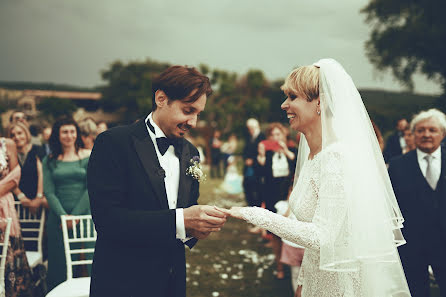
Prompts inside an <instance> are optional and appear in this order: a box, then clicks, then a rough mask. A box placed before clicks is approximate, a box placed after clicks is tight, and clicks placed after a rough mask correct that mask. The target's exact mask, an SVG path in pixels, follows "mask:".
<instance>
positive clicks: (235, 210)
mask: <svg viewBox="0 0 446 297" xmlns="http://www.w3.org/2000/svg"><path fill="white" fill-rule="evenodd" d="M214 207H215V208H216V209H218V210H219V211H221V212H224V213H225V214H227V215H229V216H231V217H233V218H236V219H241V220H243V219H244V218H243V216H242V213H241V211H240V210H241V209H242V208H243V207H239V206H233V207H231V209H226V208H220V207H217V206H214Z"/></svg>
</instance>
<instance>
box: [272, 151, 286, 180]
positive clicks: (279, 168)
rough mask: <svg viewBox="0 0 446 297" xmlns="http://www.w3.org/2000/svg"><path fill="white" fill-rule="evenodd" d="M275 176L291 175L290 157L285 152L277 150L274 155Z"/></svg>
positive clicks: (273, 168) (273, 167)
mask: <svg viewBox="0 0 446 297" xmlns="http://www.w3.org/2000/svg"><path fill="white" fill-rule="evenodd" d="M271 167H272V170H273V177H284V176H288V175H290V169H289V168H288V167H289V164H288V159H287V157H286V155H285V154H283V153H279V152H275V153H274V154H273V156H272V164H271Z"/></svg>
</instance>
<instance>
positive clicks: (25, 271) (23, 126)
mask: <svg viewBox="0 0 446 297" xmlns="http://www.w3.org/2000/svg"><path fill="white" fill-rule="evenodd" d="M9 120H10V121H9V122H10V123H9V126H8V127H6V128H5V129H4V131H3V132H4V136H6V137H1V138H0V235H1V237H2V238H1V240H3V236H4V231H5V227H6V223H5V222H6V220H5V219H7V218H11V219H12V224H11V229H10V234H9V247H8V250H7V257H6V266H5V268H6V269H5V284H4V287H5V296H6V297H10V296H12V297H15V296H25V297H26V296H30V297H31V296H33V297H34V296H35V297H39V296H45V295H46V293H47V292H49V291H50V290H51V289H52V288H54V287H55V286H57V285H58V284H60V283H61V282H63V281H64V280H65V279H66V263H65V253H64V245H63V239H62V229H61V221H60V215H62V214H66V215H78V214H79V215H80V214H89V213H90V204H89V198H88V192H87V188H86V167H87V164H88V159H89V154H90V151H91V148H92V147H93V144H94V140H95V138H96V135H97V134H98V131H99V128H98V126H99V125H97V124H96V123H95V122H94V120H93V119H91V118H87V119H84V120H82V121H80V122H79V125H78V123H77V122H76V121H74V120H73V119H72V118H71V117H62V118H60V119H58V120H56V121H55V123H54V125H53V126H52V127H51V126H50V125H44V126H43V127H42V128H39V127H38V126H33V125H30V123H29V122H28V119H27V116H26V114H25V113H24V112H22V111H18V110H17V111H13V112H12V114H11V116H10V118H9ZM79 126H80V127H82V129H81V128H80V127H79ZM100 127H101V129H102V131H104V129H107V125H106V124H105V123H104V122H103V123H102V124H101V125H100ZM32 129H34V131H35V132H36V133H37V132H41V136H40V138H37V136H36V137H34V140H33V135H32V133H31V131H30V130H32ZM36 135H37V134H36ZM15 201H18V203H20V204H22V207H24V208H27V209H29V210H30V212H31V213H37V212H40V211H45V212H47V221H46V222H45V225H44V226H45V231H44V238H43V239H44V242H43V244H42V245H43V249H44V250H43V260H44V261H48V262H47V267H48V271H47V273H45V272H43V271H42V270H41V269H45V268H43V267H45V266H43V265H40V266H41V267H38V268H39V269H36V268H34V267H30V264H29V263H31V262H29V260H28V259H27V256H26V253H25V251H35V250H37V244H36V243H35V242H33V241H24V240H23V236H25V235H27V233H24V234H22V230H21V225H20V221H19V217H18V213H17V211H16V208H15ZM68 227H69V229H71V228H72V226H68ZM46 234H47V236H45V235H46ZM33 236H35V235H34V234H33ZM90 245H91V246H89V245H86V246H84V247H86V248H88V247H94V243H93V244H90ZM78 256H79V255H78ZM80 257H85V256H84V255H80ZM74 273H75V276H76V275H78V276H87V275H89V273H90V267H86V266H81V267H80V268H79V270H78V271H74Z"/></svg>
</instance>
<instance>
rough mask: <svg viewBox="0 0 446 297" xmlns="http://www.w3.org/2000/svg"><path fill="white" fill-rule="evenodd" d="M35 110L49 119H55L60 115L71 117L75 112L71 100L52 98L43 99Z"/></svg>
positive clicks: (75, 107) (75, 108) (74, 106)
mask: <svg viewBox="0 0 446 297" xmlns="http://www.w3.org/2000/svg"><path fill="white" fill-rule="evenodd" d="M37 108H38V109H39V110H40V111H41V113H42V114H43V115H44V116H45V117H46V118H49V119H56V118H58V117H60V116H62V115H70V116H71V115H72V114H73V112H75V111H76V110H77V106H76V105H75V104H74V103H73V102H72V101H71V100H67V99H60V98H52V97H50V98H45V99H43V100H42V101H41V102H40V103H39V104H38V105H37Z"/></svg>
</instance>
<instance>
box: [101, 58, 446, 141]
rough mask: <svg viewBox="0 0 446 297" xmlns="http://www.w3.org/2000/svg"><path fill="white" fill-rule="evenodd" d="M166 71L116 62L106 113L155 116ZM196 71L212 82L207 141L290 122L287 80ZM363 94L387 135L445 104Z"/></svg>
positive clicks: (109, 73) (257, 73)
mask: <svg viewBox="0 0 446 297" xmlns="http://www.w3.org/2000/svg"><path fill="white" fill-rule="evenodd" d="M167 67H169V64H167V63H159V62H156V61H153V60H146V61H145V62H130V63H128V64H123V63H122V62H119V61H117V62H115V63H113V64H112V65H111V66H110V68H109V69H107V70H104V71H103V72H102V77H103V79H104V80H105V81H106V82H107V85H105V86H104V87H103V88H102V93H103V100H102V101H103V103H102V104H103V107H104V109H106V110H107V111H115V110H122V109H123V110H124V111H125V115H126V119H125V120H126V121H127V122H133V121H134V120H135V119H137V118H138V117H142V116H145V115H147V114H148V113H149V112H150V111H151V103H152V90H151V87H152V80H153V78H154V77H155V76H156V75H158V74H159V73H161V72H162V71H163V70H165V69H166V68H167ZM198 69H199V70H200V72H202V73H203V74H206V75H207V76H208V77H209V79H210V81H211V84H212V88H213V90H214V92H213V94H212V95H211V96H210V98H208V102H207V104H206V109H205V112H203V114H202V116H201V119H202V120H204V121H206V122H207V123H208V125H207V126H206V128H205V130H207V132H206V131H202V132H204V133H203V135H204V136H205V137H206V135H207V136H209V134H210V130H212V129H220V130H222V132H223V133H224V134H229V133H233V132H235V133H237V134H238V135H239V136H241V135H242V134H243V132H244V129H245V122H246V120H247V119H248V118H250V117H255V118H257V119H258V120H259V121H260V122H261V123H268V122H282V123H287V119H286V114H285V113H284V112H283V110H282V109H281V104H282V102H283V101H284V98H285V96H284V94H283V92H282V91H281V90H280V86H281V85H282V84H283V79H279V80H275V81H268V80H267V79H266V77H265V76H264V73H263V72H262V71H261V70H258V69H252V70H249V71H247V73H245V74H243V75H237V73H233V72H228V71H225V70H221V69H211V68H210V67H209V66H207V65H205V64H200V65H199V66H198ZM360 92H361V95H362V97H363V100H364V103H365V105H366V107H367V110H368V111H369V114H370V117H371V118H372V119H373V121H374V122H375V123H376V124H377V125H378V127H379V128H380V129H381V131H382V132H383V134H385V132H386V131H389V130H392V129H393V128H394V126H395V123H396V121H397V120H398V119H399V118H400V117H407V118H408V119H410V118H411V116H412V115H413V114H414V113H417V112H419V111H420V110H423V109H427V108H431V107H434V106H437V107H438V106H439V104H441V103H444V102H445V101H444V99H438V98H437V97H434V96H422V95H416V94H411V93H397V92H386V91H377V90H361V91H360ZM441 100H442V101H441Z"/></svg>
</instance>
